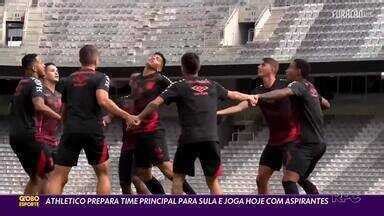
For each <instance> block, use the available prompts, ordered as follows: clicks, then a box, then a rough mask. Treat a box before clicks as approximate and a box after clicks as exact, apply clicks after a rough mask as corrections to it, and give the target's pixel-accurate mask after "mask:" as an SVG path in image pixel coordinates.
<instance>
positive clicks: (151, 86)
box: [145, 82, 156, 90]
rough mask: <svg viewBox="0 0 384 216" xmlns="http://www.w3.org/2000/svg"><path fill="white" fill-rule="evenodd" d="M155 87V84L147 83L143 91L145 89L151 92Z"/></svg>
mask: <svg viewBox="0 0 384 216" xmlns="http://www.w3.org/2000/svg"><path fill="white" fill-rule="evenodd" d="M155 87H156V83H155V82H147V83H146V84H145V89H147V90H153V89H154V88H155Z"/></svg>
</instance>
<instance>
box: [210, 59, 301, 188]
mask: <svg viewBox="0 0 384 216" xmlns="http://www.w3.org/2000/svg"><path fill="white" fill-rule="evenodd" d="M278 71H279V63H278V62H277V61H276V60H274V59H272V58H264V59H263V62H262V63H261V64H260V65H259V66H258V73H257V75H258V76H259V77H260V78H261V79H262V81H263V84H262V85H261V86H259V87H257V88H256V89H255V90H254V91H253V94H261V93H265V92H269V91H272V90H275V89H282V88H285V87H287V84H286V82H285V81H282V80H279V79H277V78H276V75H277V72H278ZM259 106H260V109H261V111H262V113H263V115H264V118H265V120H266V122H267V125H268V128H269V140H268V144H267V145H266V146H265V147H264V150H263V152H262V154H261V157H260V162H259V170H258V174H257V179H256V182H257V189H258V193H259V194H268V192H269V191H268V181H269V179H270V178H271V176H272V174H273V172H274V171H279V170H280V169H281V167H282V166H283V165H284V167H286V166H287V163H288V159H289V155H292V154H293V153H294V152H295V150H296V149H297V145H299V141H300V125H299V120H298V116H297V113H295V112H294V110H293V108H292V105H291V101H290V99H289V98H285V99H283V100H279V101H272V102H264V101H262V102H260V103H259ZM250 107H251V106H250V105H249V104H248V102H247V101H244V102H241V103H240V104H238V105H237V106H233V107H229V108H227V109H224V110H220V111H218V112H217V114H218V115H228V114H233V113H238V112H241V111H244V110H246V109H248V108H250ZM284 172H285V169H284Z"/></svg>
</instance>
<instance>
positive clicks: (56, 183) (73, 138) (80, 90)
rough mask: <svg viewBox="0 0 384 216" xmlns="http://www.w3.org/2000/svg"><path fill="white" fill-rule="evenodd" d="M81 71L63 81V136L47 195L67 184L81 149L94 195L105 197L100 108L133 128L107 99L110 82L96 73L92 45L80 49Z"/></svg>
mask: <svg viewBox="0 0 384 216" xmlns="http://www.w3.org/2000/svg"><path fill="white" fill-rule="evenodd" d="M79 60H80V63H81V69H80V70H78V71H76V72H74V73H72V74H71V75H70V76H69V77H67V78H66V80H65V84H64V86H63V92H62V101H63V104H64V105H63V106H64V114H63V116H64V132H63V135H62V137H61V142H60V145H59V149H58V151H57V155H56V157H55V168H54V170H53V172H52V174H51V176H50V178H49V179H48V189H47V191H48V193H49V194H61V193H62V192H63V188H64V186H65V184H66V183H67V180H68V174H69V172H70V170H71V167H73V166H76V165H77V161H78V158H79V154H80V151H81V150H82V149H84V152H85V154H86V156H87V160H88V163H89V164H90V165H92V167H93V169H94V171H95V173H96V176H97V188H96V192H97V194H99V195H105V194H109V193H110V190H111V184H110V179H109V163H108V158H109V155H108V146H107V144H106V143H105V140H104V135H103V129H102V108H103V109H104V110H106V111H107V112H109V113H112V114H113V115H114V116H118V117H120V118H123V119H124V120H125V121H126V122H127V124H129V125H136V124H137V123H135V121H134V118H133V117H132V116H131V115H130V114H129V113H127V112H125V111H124V110H122V109H120V108H119V107H118V106H117V105H116V104H115V103H114V102H113V101H112V100H111V99H109V93H108V91H109V85H110V80H109V78H108V76H107V75H105V74H103V73H100V72H98V71H96V68H97V66H98V65H99V62H100V55H99V52H98V50H97V48H96V47H95V46H93V45H85V46H84V47H82V48H81V49H80V52H79Z"/></svg>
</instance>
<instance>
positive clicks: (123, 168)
mask: <svg viewBox="0 0 384 216" xmlns="http://www.w3.org/2000/svg"><path fill="white" fill-rule="evenodd" d="M139 75H140V73H133V74H131V76H130V79H129V86H130V87H131V94H130V95H128V96H124V97H122V98H120V99H119V100H118V102H117V105H118V106H119V107H120V108H121V109H123V110H124V111H126V112H128V113H133V112H134V97H135V95H136V94H135V91H134V90H135V89H137V87H136V85H137V81H136V80H137V77H138V76H139ZM112 119H113V116H112V115H111V114H108V115H107V116H105V117H104V119H103V120H104V123H105V125H107V124H109V123H111V121H112ZM122 132H123V136H122V142H123V145H122V146H121V150H120V158H119V180H120V187H121V191H122V193H123V194H132V188H131V183H133V184H134V185H135V188H136V191H137V193H138V194H151V192H150V191H149V190H148V188H147V187H146V185H145V184H144V182H143V181H141V179H140V178H139V177H138V176H137V175H136V173H135V171H136V166H135V162H134V160H135V143H136V141H135V135H134V134H133V133H132V131H131V130H130V129H127V127H126V125H125V122H124V121H123V122H122Z"/></svg>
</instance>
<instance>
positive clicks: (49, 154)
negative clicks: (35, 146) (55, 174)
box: [37, 143, 58, 177]
mask: <svg viewBox="0 0 384 216" xmlns="http://www.w3.org/2000/svg"><path fill="white" fill-rule="evenodd" d="M39 144H40V145H41V154H40V158H39V164H38V170H37V172H38V174H39V176H40V177H45V176H46V174H47V173H50V172H52V171H53V169H54V168H55V163H54V161H55V157H56V154H57V149H58V147H57V146H52V145H49V144H45V143H39Z"/></svg>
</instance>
